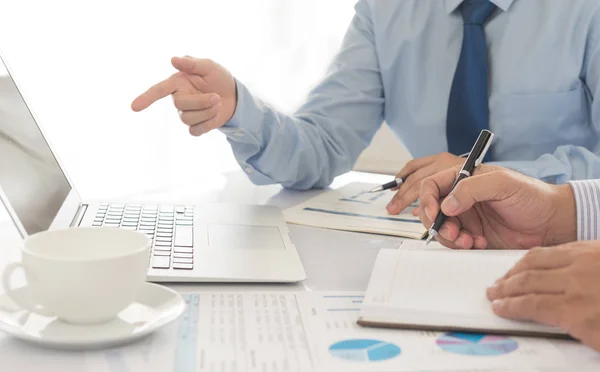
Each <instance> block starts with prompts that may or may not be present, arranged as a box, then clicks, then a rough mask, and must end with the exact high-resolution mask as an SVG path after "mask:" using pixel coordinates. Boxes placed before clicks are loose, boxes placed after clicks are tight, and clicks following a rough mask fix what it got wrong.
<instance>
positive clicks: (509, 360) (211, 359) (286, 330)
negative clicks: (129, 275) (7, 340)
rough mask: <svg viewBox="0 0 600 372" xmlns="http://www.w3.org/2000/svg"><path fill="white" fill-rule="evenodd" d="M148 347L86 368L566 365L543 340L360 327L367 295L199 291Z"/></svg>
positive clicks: (225, 370) (224, 370)
mask: <svg viewBox="0 0 600 372" xmlns="http://www.w3.org/2000/svg"><path fill="white" fill-rule="evenodd" d="M184 298H185V300H186V302H187V305H188V306H187V310H186V313H185V314H184V315H183V316H182V318H180V320H179V322H178V324H176V325H174V326H173V327H172V328H170V330H169V331H168V332H161V335H160V336H157V338H156V339H154V340H152V341H150V342H148V341H143V342H140V343H137V344H134V345H132V346H128V347H127V348H123V349H118V350H112V351H109V352H106V353H101V354H99V355H104V357H103V358H101V359H90V368H89V369H88V371H89V372H129V371H139V370H144V371H154V370H156V371H159V370H160V371H167V372H170V371H173V372H208V371H210V372H259V371H260V372H280V371H289V372H295V371H302V372H311V371H345V372H346V371H347V372H353V371H361V372H369V371H373V372H375V371H377V372H386V371H390V372H391V371H394V372H408V371H448V370H475V369H487V370H490V369H499V370H503V369H504V370H507V369H510V368H512V367H515V366H527V367H530V368H532V369H541V370H544V368H545V367H548V366H553V367H560V366H563V365H567V363H566V360H565V358H564V356H563V355H562V353H561V352H560V350H559V349H558V348H556V347H555V346H554V345H553V344H552V343H550V342H548V341H546V340H543V339H526V338H510V337H499V336H491V335H469V334H460V333H446V334H444V333H438V332H418V331H401V330H388V329H376V328H364V327H361V326H359V325H357V323H356V320H357V318H358V316H359V313H360V307H361V305H362V301H363V293H358V292H200V293H188V294H185V295H184Z"/></svg>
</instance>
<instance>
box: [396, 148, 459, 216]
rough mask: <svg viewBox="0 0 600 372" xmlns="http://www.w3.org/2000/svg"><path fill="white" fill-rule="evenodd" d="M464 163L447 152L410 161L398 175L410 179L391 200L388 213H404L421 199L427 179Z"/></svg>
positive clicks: (397, 176)
mask: <svg viewBox="0 0 600 372" xmlns="http://www.w3.org/2000/svg"><path fill="white" fill-rule="evenodd" d="M464 162H465V159H463V158H460V157H458V156H456V155H452V154H450V153H447V152H444V153H441V154H437V155H432V156H426V157H423V158H419V159H414V160H411V161H409V162H408V163H406V165H405V166H404V168H402V169H401V170H400V172H398V174H397V175H396V178H402V177H405V176H408V177H407V178H406V182H404V183H403V184H402V185H400V187H399V188H398V189H397V191H396V194H395V195H394V197H393V198H392V200H390V202H389V204H388V205H387V211H388V212H389V213H390V214H398V213H400V212H402V211H403V210H404V209H406V208H408V207H409V206H410V205H411V204H412V203H414V202H415V201H416V200H417V199H418V198H419V191H420V188H421V182H423V180H424V179H425V178H427V177H429V176H431V175H433V174H436V173H438V172H441V171H443V170H446V169H449V168H452V167H454V166H456V165H462V164H463V163H464Z"/></svg>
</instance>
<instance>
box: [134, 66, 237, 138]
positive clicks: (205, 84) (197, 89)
mask: <svg viewBox="0 0 600 372" xmlns="http://www.w3.org/2000/svg"><path fill="white" fill-rule="evenodd" d="M171 64H172V65H173V67H175V68H176V69H177V70H179V72H176V73H174V74H173V75H171V76H170V77H169V78H167V79H166V80H163V81H161V82H160V83H158V84H156V85H154V86H152V87H150V89H148V90H147V91H146V92H144V93H143V94H142V95H140V96H139V97H137V98H136V99H135V100H134V101H133V102H132V103H131V108H132V109H133V110H134V111H142V110H144V109H146V108H147V107H148V106H150V105H151V104H153V103H154V102H156V101H158V100H159V99H162V98H164V97H166V96H169V95H172V97H173V104H174V105H175V107H176V108H177V109H178V110H179V117H180V118H181V121H182V122H183V123H185V124H187V125H188V126H189V131H190V134H191V135H193V136H200V135H202V134H204V133H207V132H209V131H211V130H213V129H216V128H220V127H222V126H223V125H224V124H225V123H226V122H227V121H229V119H231V117H232V116H233V114H234V112H235V107H236V105H237V98H236V87H235V80H234V79H233V76H232V75H231V74H230V73H229V71H227V70H226V69H225V68H224V67H222V66H221V65H219V64H217V63H216V62H213V61H211V60H208V59H199V58H192V57H183V58H179V57H173V58H172V59H171Z"/></svg>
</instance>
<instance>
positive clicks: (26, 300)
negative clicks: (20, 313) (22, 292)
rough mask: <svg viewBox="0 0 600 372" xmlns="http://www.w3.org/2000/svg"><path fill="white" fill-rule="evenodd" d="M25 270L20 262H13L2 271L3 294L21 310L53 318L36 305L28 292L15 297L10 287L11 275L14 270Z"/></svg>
mask: <svg viewBox="0 0 600 372" xmlns="http://www.w3.org/2000/svg"><path fill="white" fill-rule="evenodd" d="M19 268H21V269H23V270H26V268H25V266H23V264H22V263H20V262H13V263H11V264H9V265H8V266H6V268H5V269H4V273H3V274H2V285H3V287H4V292H5V294H6V295H7V296H8V297H9V298H10V299H11V300H12V301H13V302H14V303H15V304H17V305H19V306H20V307H21V308H23V309H25V310H28V311H31V312H33V313H37V314H40V315H43V316H47V317H53V316H54V314H51V313H50V312H49V311H48V310H46V309H44V308H43V307H42V306H41V305H37V304H36V303H35V301H34V300H33V298H32V297H31V294H30V293H29V292H28V295H27V296H16V295H15V293H14V290H13V289H12V287H11V285H10V281H11V278H12V274H13V273H14V272H15V270H16V269H19Z"/></svg>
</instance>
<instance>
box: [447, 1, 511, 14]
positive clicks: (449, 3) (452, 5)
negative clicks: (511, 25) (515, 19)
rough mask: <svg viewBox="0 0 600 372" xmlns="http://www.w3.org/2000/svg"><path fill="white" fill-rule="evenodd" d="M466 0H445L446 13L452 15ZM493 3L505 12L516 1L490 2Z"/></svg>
mask: <svg viewBox="0 0 600 372" xmlns="http://www.w3.org/2000/svg"><path fill="white" fill-rule="evenodd" d="M463 1H464V0H445V2H446V12H447V13H448V14H450V13H452V12H453V11H455V10H456V8H458V6H459V5H460V4H462V2H463ZM490 1H491V2H492V3H494V4H496V6H497V7H498V8H500V9H502V10H503V11H505V12H506V11H507V10H508V8H510V6H511V5H512V3H513V2H514V1H515V0H490Z"/></svg>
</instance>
